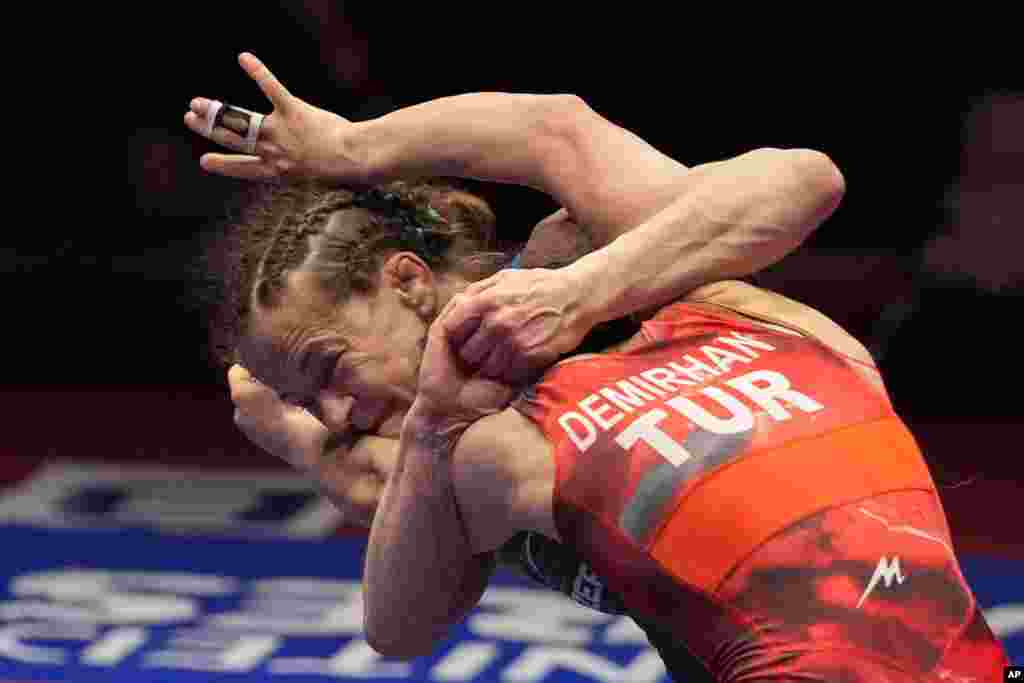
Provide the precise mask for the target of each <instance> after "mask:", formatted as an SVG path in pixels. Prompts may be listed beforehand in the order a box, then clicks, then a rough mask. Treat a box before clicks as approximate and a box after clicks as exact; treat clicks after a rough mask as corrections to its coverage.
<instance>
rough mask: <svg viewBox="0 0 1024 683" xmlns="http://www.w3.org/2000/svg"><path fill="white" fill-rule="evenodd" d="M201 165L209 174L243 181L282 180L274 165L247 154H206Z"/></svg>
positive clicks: (201, 159) (200, 160) (200, 162)
mask: <svg viewBox="0 0 1024 683" xmlns="http://www.w3.org/2000/svg"><path fill="white" fill-rule="evenodd" d="M199 165H200V166H201V167H202V168H203V170H204V171H207V172H209V173H216V174H218V175H223V176H228V177H231V178H240V179H242V180H264V181H272V180H277V179H279V178H280V174H279V173H278V170H277V168H276V167H275V166H274V165H273V164H269V163H267V162H266V161H264V160H263V159H261V158H260V157H254V156H249V155H247V154H216V153H213V154H204V155H203V156H202V157H201V158H200V159H199Z"/></svg>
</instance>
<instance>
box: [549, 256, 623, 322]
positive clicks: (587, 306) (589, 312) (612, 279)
mask: <svg viewBox="0 0 1024 683" xmlns="http://www.w3.org/2000/svg"><path fill="white" fill-rule="evenodd" d="M605 251H606V250H605V249H600V250H598V251H596V252H591V253H589V254H587V255H586V256H584V257H582V258H580V259H578V260H576V261H574V262H573V263H571V264H570V265H568V266H565V267H564V268H562V269H561V270H562V274H563V275H564V276H565V277H566V279H567V280H568V281H569V287H570V288H571V291H574V292H578V293H580V295H579V296H578V298H577V300H576V305H575V306H572V307H570V309H569V310H570V311H571V316H572V324H573V325H574V326H575V327H581V328H585V329H587V330H588V331H589V330H591V329H593V328H594V327H595V326H596V325H600V324H601V323H603V322H607V321H609V320H613V319H614V318H616V317H618V316H616V315H614V314H613V313H612V310H611V309H612V306H613V304H614V299H615V292H616V287H617V286H618V284H617V283H618V282H619V280H620V279H621V278H620V277H619V276H618V275H615V274H613V273H612V272H610V270H609V266H610V264H609V262H608V259H606V258H605V257H604V252H605Z"/></svg>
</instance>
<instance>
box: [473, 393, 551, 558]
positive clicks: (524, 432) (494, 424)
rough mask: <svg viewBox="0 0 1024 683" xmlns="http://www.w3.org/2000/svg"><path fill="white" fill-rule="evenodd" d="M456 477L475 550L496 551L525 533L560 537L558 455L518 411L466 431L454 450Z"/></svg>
mask: <svg viewBox="0 0 1024 683" xmlns="http://www.w3.org/2000/svg"><path fill="white" fill-rule="evenodd" d="M453 479H454V486H455V495H456V498H457V500H458V504H459V508H460V510H461V511H462V515H463V518H464V519H465V520H466V524H467V527H468V530H469V533H470V536H471V538H472V541H473V544H474V546H475V547H474V551H475V552H486V551H489V550H493V549H494V548H497V547H498V546H500V545H501V544H503V543H504V542H505V541H507V540H508V539H509V538H511V536H512V535H513V534H514V533H516V532H518V531H521V530H530V531H537V532H539V533H543V534H545V535H548V536H550V537H552V538H557V532H556V531H555V528H554V518H553V513H552V497H553V494H554V485H555V464H554V456H553V451H552V448H551V445H550V444H549V443H548V441H547V439H546V438H545V437H544V435H543V434H542V433H541V432H540V430H539V429H538V428H537V427H536V426H535V425H534V424H533V423H532V422H531V421H530V420H528V419H527V418H526V417H524V416H523V415H522V414H521V413H519V412H518V411H516V410H514V409H512V408H508V409H506V410H504V411H502V412H500V413H496V414H494V415H490V416H488V417H485V418H482V419H480V420H477V421H476V422H474V423H473V424H472V425H471V426H470V427H469V429H467V430H466V433H465V434H463V435H462V438H461V439H459V443H458V445H457V446H456V448H455V459H454V470H453Z"/></svg>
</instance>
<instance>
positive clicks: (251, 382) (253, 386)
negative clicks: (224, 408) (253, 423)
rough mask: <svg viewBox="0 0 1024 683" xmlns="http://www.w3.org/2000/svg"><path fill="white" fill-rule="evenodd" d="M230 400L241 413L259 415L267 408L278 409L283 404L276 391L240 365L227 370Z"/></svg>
mask: <svg viewBox="0 0 1024 683" xmlns="http://www.w3.org/2000/svg"><path fill="white" fill-rule="evenodd" d="M228 385H229V386H230V387H231V402H232V403H234V404H235V408H237V409H238V411H240V412H241V413H245V414H253V415H260V414H264V413H266V412H267V411H268V410H279V409H280V408H281V407H282V406H283V405H284V404H283V402H282V401H281V399H280V398H279V397H278V395H277V392H276V391H274V390H273V389H271V388H270V387H268V386H267V385H266V384H263V383H262V382H259V381H257V380H256V378H255V377H253V376H252V375H251V374H250V373H249V371H248V370H246V369H245V368H244V367H242V366H241V365H237V364H236V365H232V366H231V368H230V369H229V370H228Z"/></svg>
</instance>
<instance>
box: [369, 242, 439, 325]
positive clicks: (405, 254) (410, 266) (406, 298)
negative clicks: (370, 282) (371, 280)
mask: <svg viewBox="0 0 1024 683" xmlns="http://www.w3.org/2000/svg"><path fill="white" fill-rule="evenodd" d="M436 284H437V282H436V279H435V277H434V271H432V270H431V269H430V266H428V265H427V264H426V263H425V262H424V261H423V259H421V258H420V257H419V256H417V255H416V254H414V253H413V252H411V251H400V252H397V253H394V254H392V255H391V256H389V257H388V258H387V260H385V261H384V264H383V266H382V267H381V285H382V286H383V287H388V288H390V289H391V290H392V291H394V293H395V295H396V296H397V297H398V299H399V301H401V302H402V304H403V305H405V306H407V307H409V308H410V309H412V310H413V311H415V312H416V314H417V315H419V316H420V317H421V318H423V319H424V320H430V319H432V318H433V316H434V314H435V313H436V312H437V311H436V307H437V290H436V286H435V285H436Z"/></svg>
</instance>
